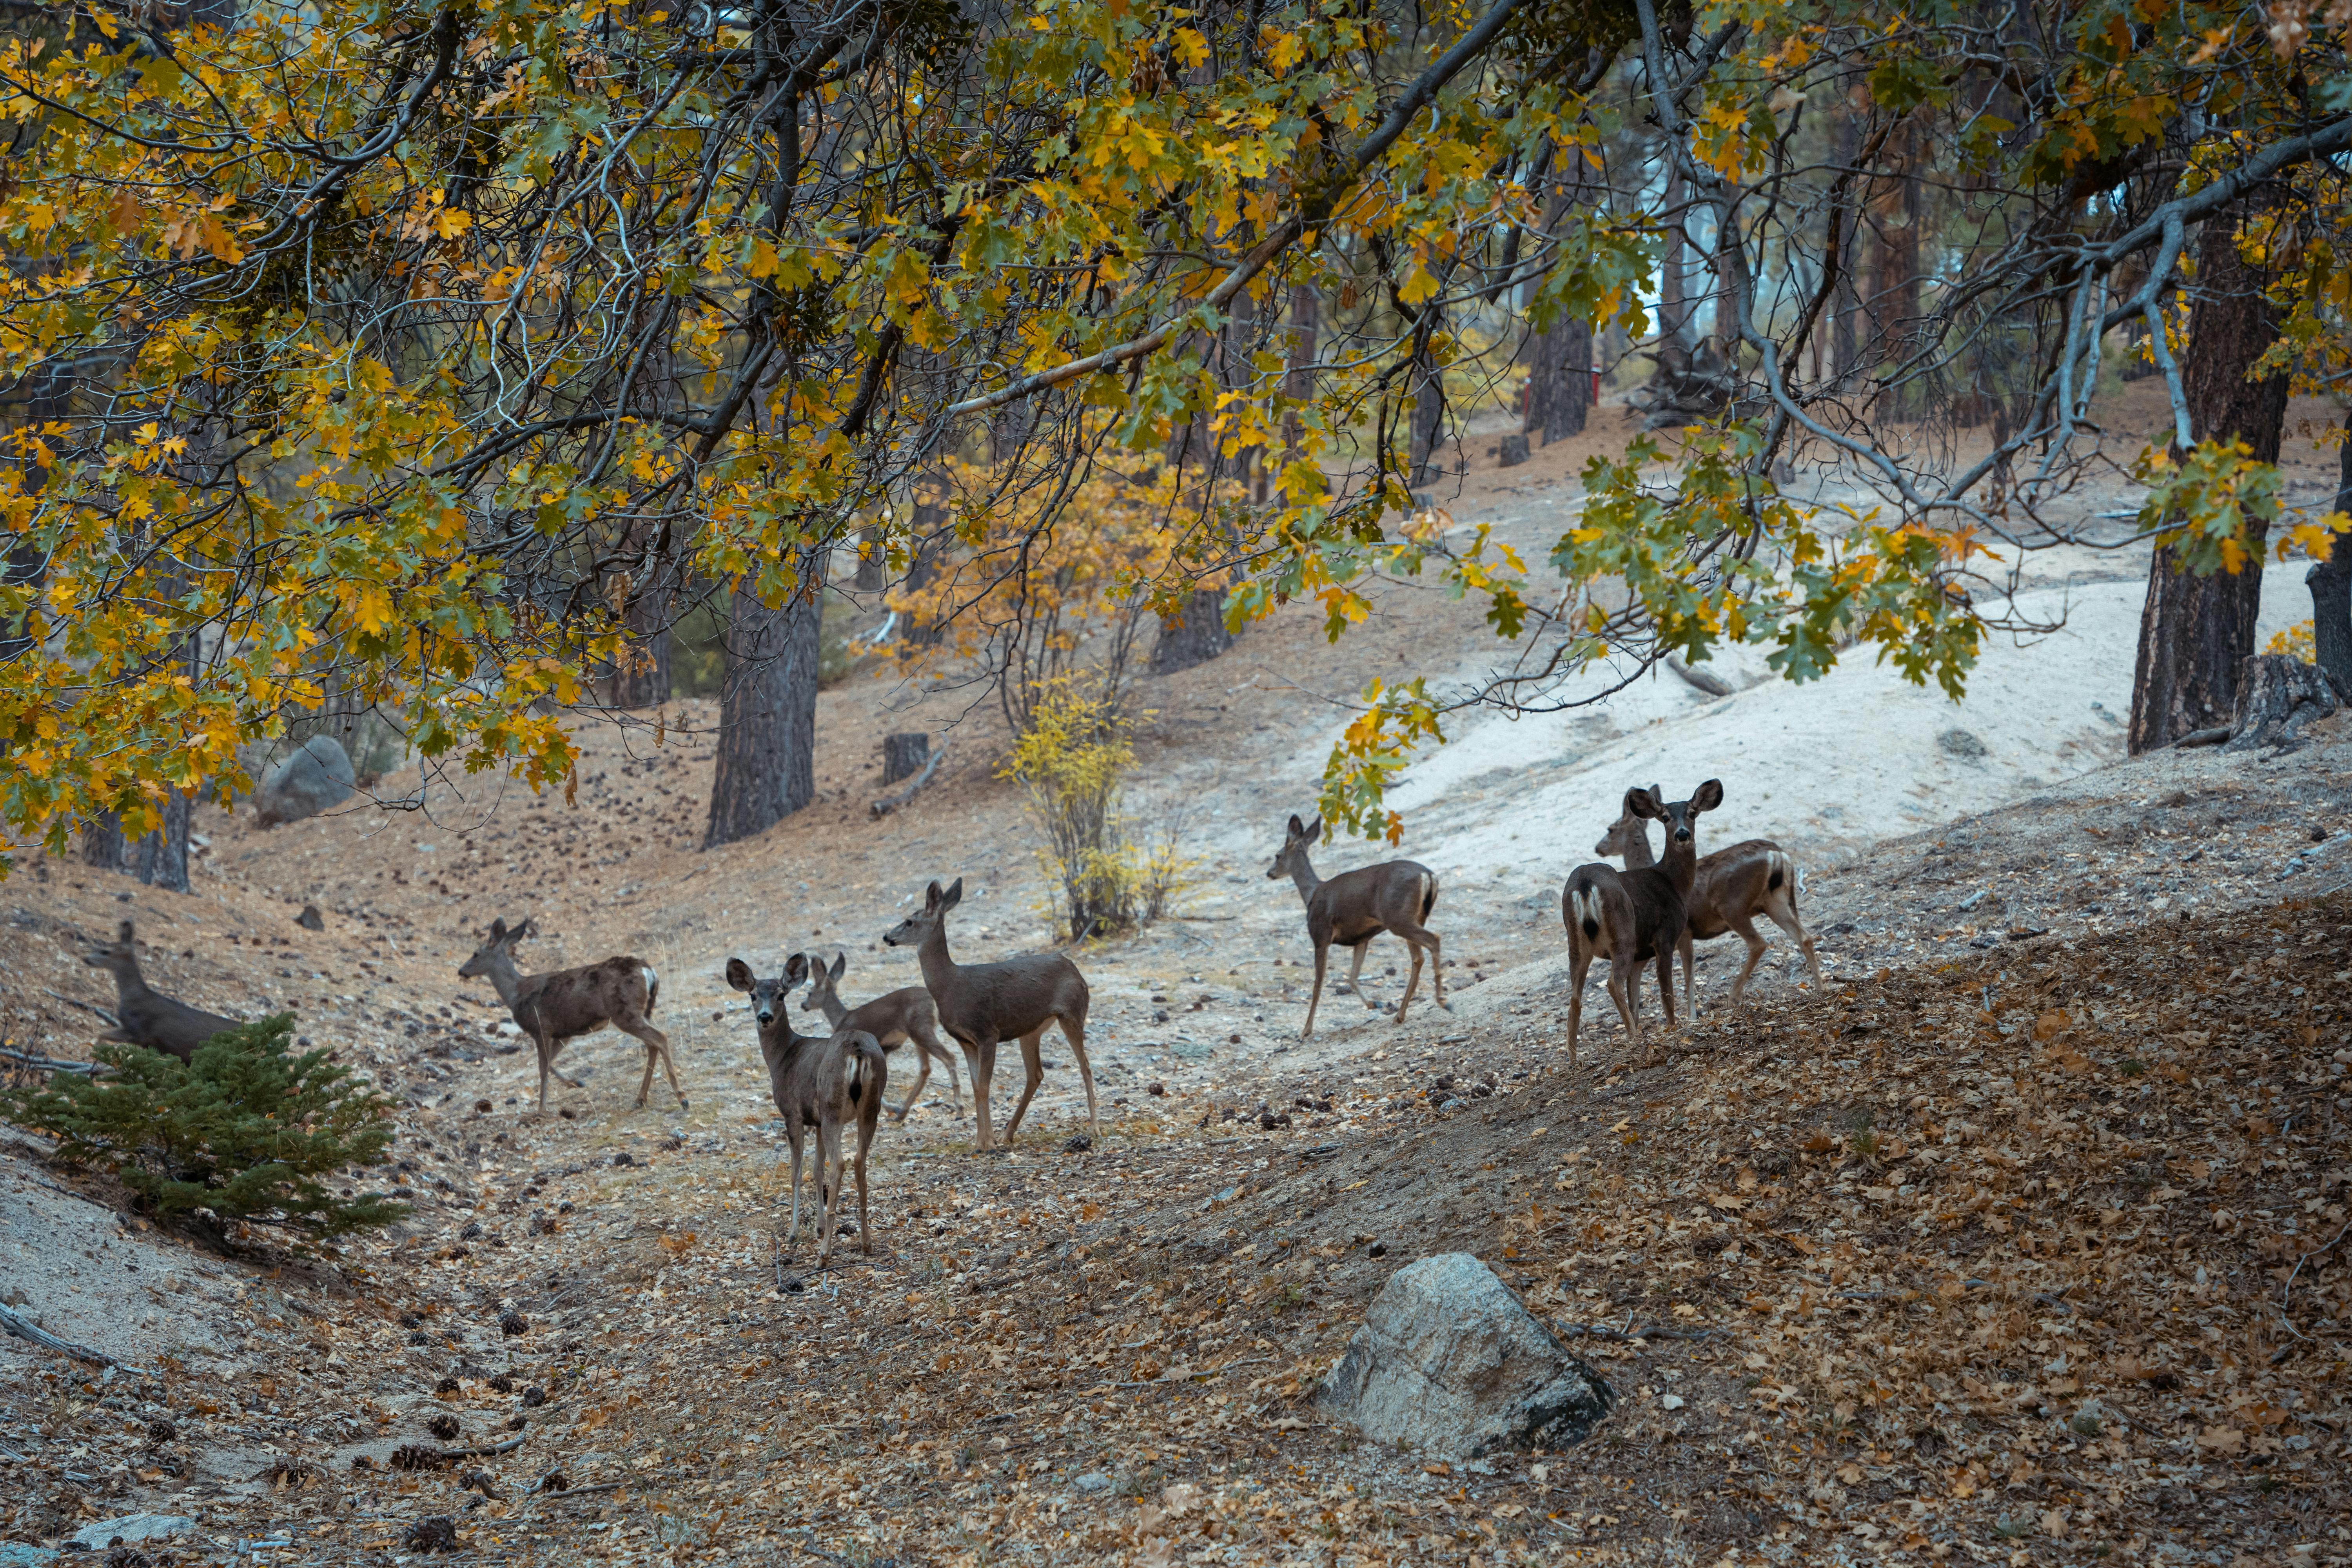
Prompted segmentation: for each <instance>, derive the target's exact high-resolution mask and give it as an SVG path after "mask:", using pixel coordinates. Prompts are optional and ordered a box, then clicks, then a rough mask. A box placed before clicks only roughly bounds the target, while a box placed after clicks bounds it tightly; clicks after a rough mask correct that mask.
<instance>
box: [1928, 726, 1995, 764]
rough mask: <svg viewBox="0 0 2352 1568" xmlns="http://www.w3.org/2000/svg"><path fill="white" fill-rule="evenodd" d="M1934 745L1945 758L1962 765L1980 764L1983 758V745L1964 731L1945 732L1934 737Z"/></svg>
mask: <svg viewBox="0 0 2352 1568" xmlns="http://www.w3.org/2000/svg"><path fill="white" fill-rule="evenodd" d="M1936 744H1937V747H1938V748H1939V749H1940V750H1941V751H1942V752H1943V753H1944V754H1945V755H1946V756H1948V757H1958V759H1959V760H1960V761H1962V762H1964V763H1980V762H1982V761H1984V758H1985V743H1984V742H1982V741H1979V740H1978V739H1977V738H1976V737H1975V736H1974V735H1971V734H1969V732H1968V731H1966V730H1947V731H1944V732H1943V733H1942V734H1940V735H1938V736H1937V737H1936Z"/></svg>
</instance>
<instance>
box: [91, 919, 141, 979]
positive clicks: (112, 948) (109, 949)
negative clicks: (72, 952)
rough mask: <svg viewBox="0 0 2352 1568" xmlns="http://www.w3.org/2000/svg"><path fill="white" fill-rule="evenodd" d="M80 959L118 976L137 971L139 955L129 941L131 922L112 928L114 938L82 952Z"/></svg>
mask: <svg viewBox="0 0 2352 1568" xmlns="http://www.w3.org/2000/svg"><path fill="white" fill-rule="evenodd" d="M81 961H82V962H83V963H87V964H89V966H90V967H91V968H92V969H103V970H107V971H109V972H110V973H113V974H115V975H117V976H118V977H119V976H121V975H123V974H124V973H129V974H131V975H136V974H137V973H139V955H138V952H136V951H135V950H134V949H133V948H132V946H131V922H130V921H123V922H122V923H121V925H119V926H117V927H115V928H114V940H113V941H112V942H102V943H100V944H99V945H98V946H95V947H93V948H91V949H90V950H89V952H86V953H84V954H82V959H81Z"/></svg>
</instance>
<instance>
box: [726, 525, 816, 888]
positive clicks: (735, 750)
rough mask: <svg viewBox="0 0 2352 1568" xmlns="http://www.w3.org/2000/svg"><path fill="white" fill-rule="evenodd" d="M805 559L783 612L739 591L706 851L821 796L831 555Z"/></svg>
mask: <svg viewBox="0 0 2352 1568" xmlns="http://www.w3.org/2000/svg"><path fill="white" fill-rule="evenodd" d="M799 564H800V568H801V572H800V578H801V582H800V586H799V587H798V588H797V589H795V590H794V591H793V596H792V597H791V599H789V600H788V601H786V603H785V604H784V605H783V606H782V608H781V609H770V608H769V607H768V606H767V605H763V604H761V602H760V600H759V597H758V596H757V595H754V594H753V593H751V590H750V589H749V588H740V587H739V588H737V589H736V590H735V596H734V603H733V605H732V606H731V607H730V612H729V622H728V628H727V643H726V670H727V673H726V677H725V682H724V684H723V685H722V686H721V688H720V689H719V763H718V770H717V772H716V773H714V774H713V775H712V777H711V781H710V825H709V828H708V830H707V831H706V832H705V833H704V834H703V838H702V847H704V848H705V849H715V848H717V847H719V846H720V845H724V844H733V843H736V842H738V841H739V840H741V839H745V838H749V837H752V836H753V835H755V834H759V833H764V832H766V831H767V830H768V829H769V828H771V827H773V826H775V825H776V824H777V823H779V822H782V820H783V819H784V818H785V817H787V816H791V815H792V814H793V812H796V811H798V810H799V809H800V808H801V807H803V806H804V805H807V804H808V803H809V802H810V801H811V800H814V798H815V797H816V678H817V654H818V647H819V638H820V634H821V633H822V631H823V628H824V565H825V552H824V550H823V549H821V548H820V549H818V550H815V551H808V552H802V553H801V555H800V557H799Z"/></svg>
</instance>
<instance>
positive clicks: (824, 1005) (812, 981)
mask: <svg viewBox="0 0 2352 1568" xmlns="http://www.w3.org/2000/svg"><path fill="white" fill-rule="evenodd" d="M807 962H808V973H809V990H808V996H807V998H806V1000H805V1001H804V1002H803V1005H804V1006H808V1007H813V1008H814V1009H815V1010H816V1011H818V1012H820V1013H822V1014H824V1016H825V1021H826V1022H827V1023H829V1024H831V1025H832V1026H833V1031H834V1033H835V1034H836V1035H837V1034H839V1033H840V1032H841V1031H842V1030H844V1029H862V1030H864V1031H865V1032H866V1034H869V1035H871V1036H873V1037H874V1038H875V1040H876V1041H877V1043H879V1044H880V1046H881V1047H882V1049H883V1051H884V1052H885V1053H886V1054H887V1053H888V1052H890V1051H892V1050H895V1049H897V1048H898V1047H900V1046H903V1045H905V1044H906V1043H907V1042H908V1041H909V1040H912V1041H913V1042H914V1043H915V1068H916V1071H915V1087H914V1088H913V1089H910V1090H908V1094H907V1102H906V1103H905V1104H904V1105H901V1106H900V1107H898V1110H894V1111H892V1112H891V1113H890V1120H891V1121H906V1120H907V1112H908V1111H910V1110H914V1109H915V1102H916V1101H917V1100H921V1099H922V1098H923V1086H924V1085H925V1084H927V1083H929V1082H930V1081H931V1058H934V1057H936V1058H939V1063H940V1066H941V1067H943V1068H947V1073H948V1087H949V1088H950V1089H954V1090H955V1099H956V1109H957V1110H962V1109H963V1085H962V1084H961V1082H960V1081H958V1079H957V1078H956V1069H955V1058H954V1057H952V1056H950V1055H949V1054H948V1048H947V1047H945V1046H943V1045H941V1044H940V1035H939V1029H940V1010H939V1008H938V1006H937V1005H934V1004H933V1003H932V1001H931V994H930V993H929V991H926V990H924V989H923V988H922V987H921V986H919V985H907V986H902V987H900V988H899V989H898V990H896V991H893V992H891V993H890V994H888V995H887V996H877V997H876V998H874V1000H873V1001H871V1002H868V1003H866V1004H865V1005H863V1006H859V1007H850V1006H846V1005H844V1004H843V1002H842V1000H841V993H840V991H839V990H838V989H837V987H838V986H839V985H840V984H841V976H842V972H843V971H845V970H846V969H847V968H848V967H849V955H848V954H847V953H845V952H836V953H835V954H834V955H833V967H832V968H830V969H827V968H826V967H825V964H824V959H822V958H820V957H819V956H818V955H817V954H815V953H814V952H812V953H810V954H809V955H808V960H807Z"/></svg>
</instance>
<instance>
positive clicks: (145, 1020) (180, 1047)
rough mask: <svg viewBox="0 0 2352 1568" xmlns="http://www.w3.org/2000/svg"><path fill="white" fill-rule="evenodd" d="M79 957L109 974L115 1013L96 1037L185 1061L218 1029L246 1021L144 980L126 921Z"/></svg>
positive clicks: (218, 1031) (238, 1027)
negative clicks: (166, 992) (109, 1024)
mask: <svg viewBox="0 0 2352 1568" xmlns="http://www.w3.org/2000/svg"><path fill="white" fill-rule="evenodd" d="M82 962H83V963H87V964H89V966H90V967H91V968H92V969H103V970H105V971H106V972H107V973H110V974H111V975H113V976H114V994H115V998H116V1000H115V1006H114V1014H115V1017H116V1019H117V1020H118V1022H117V1023H116V1024H115V1026H114V1027H113V1028H111V1029H109V1030H108V1031H107V1032H106V1033H105V1034H103V1035H100V1037H99V1038H100V1039H101V1040H120V1041H121V1042H122V1043H123V1044H124V1045H127V1046H144V1047H147V1048H148V1049H149V1050H151V1051H162V1052H163V1054H164V1055H166V1056H173V1057H177V1058H180V1059H181V1060H182V1061H186V1060H188V1059H189V1058H193V1057H194V1055H195V1054H196V1047H198V1046H201V1045H203V1044H204V1043H205V1041H206V1040H209V1039H211V1038H212V1037H214V1036H215V1035H217V1034H219V1033H220V1032H221V1031H222V1030H224V1029H241V1028H243V1027H244V1025H242V1024H240V1023H238V1022H237V1021H236V1019H235V1018H224V1017H222V1016H220V1015H219V1014H217V1013H207V1012H205V1010H204V1009H203V1008H201V1007H191V1006H189V1005H187V1004H186V1003H184V1002H175V1001H173V999H172V998H171V997H169V996H166V995H164V994H163V993H162V992H160V991H158V990H156V989H154V988H153V987H152V986H151V985H149V984H147V977H146V976H145V975H143V974H142V973H139V954H138V952H137V951H136V950H135V949H134V948H133V946H132V945H131V922H130V921H123V922H122V923H121V925H120V926H118V927H116V928H115V932H114V941H113V942H111V943H110V944H108V945H106V946H103V947H98V948H93V949H91V950H90V952H88V953H86V954H84V955H83V958H82Z"/></svg>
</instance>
